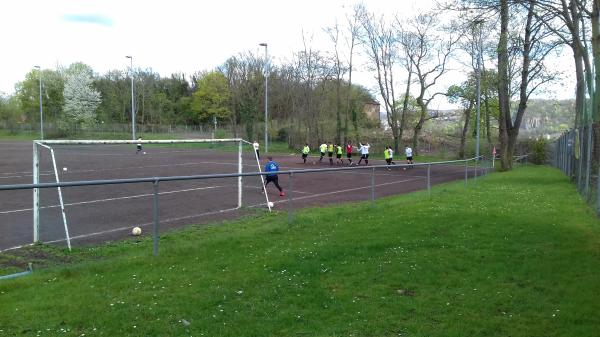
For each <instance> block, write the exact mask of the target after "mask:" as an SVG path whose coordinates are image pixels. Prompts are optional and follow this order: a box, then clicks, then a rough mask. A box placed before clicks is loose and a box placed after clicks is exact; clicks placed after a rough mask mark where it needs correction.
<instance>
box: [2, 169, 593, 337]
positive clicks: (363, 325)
mask: <svg viewBox="0 0 600 337" xmlns="http://www.w3.org/2000/svg"><path fill="white" fill-rule="evenodd" d="M599 224H600V223H599V221H598V220H597V219H596V217H595V215H594V214H593V212H592V211H591V210H590V209H588V208H587V207H586V205H585V203H584V202H583V201H582V200H581V199H580V198H579V196H578V195H577V193H576V191H575V188H574V187H573V186H572V185H571V184H570V183H569V182H568V180H567V178H565V177H563V176H562V175H561V174H560V173H559V172H558V171H557V170H554V169H551V168H547V167H529V168H521V169H518V170H516V171H513V172H509V173H503V174H492V175H489V176H487V177H485V178H482V179H479V180H478V182H477V185H474V184H473V183H472V182H471V183H470V185H469V188H468V189H465V187H464V185H463V183H462V182H461V183H450V184H445V185H440V186H438V187H435V188H434V189H433V193H432V197H431V198H428V197H427V195H426V193H413V194H410V195H404V196H399V197H391V198H386V199H381V200H378V201H377V204H376V206H375V207H373V208H371V207H370V205H369V204H368V203H364V204H349V205H343V206H336V207H326V208H316V209H315V208H312V209H305V210H302V211H298V212H297V213H296V217H295V224H294V225H293V226H288V225H287V216H286V214H285V213H279V214H273V215H264V216H255V217H250V218H247V219H244V220H241V221H237V222H234V223H227V224H221V225H213V226H208V227H202V228H200V227H192V228H189V229H186V230H180V231H176V232H171V233H170V234H168V235H166V236H165V237H163V239H162V240H161V247H160V249H161V252H160V256H159V257H153V256H152V255H151V250H152V249H151V241H150V240H149V239H147V238H146V239H141V240H139V241H138V240H131V241H127V242H121V243H115V244H112V245H107V246H101V247H93V248H80V249H78V250H76V251H75V252H74V253H73V254H71V255H67V254H66V253H65V252H63V251H60V250H56V249H51V248H47V247H44V248H43V249H42V253H41V255H44V256H51V257H53V258H54V259H55V261H54V262H52V261H50V262H48V263H49V264H50V265H51V266H50V267H48V268H46V269H43V270H38V271H35V272H34V274H33V275H32V276H27V277H24V278H20V279H16V280H10V281H2V282H0V302H1V303H2V305H1V306H0V335H2V336H58V335H61V336H83V335H85V336H513V337H516V336H523V337H525V336H527V337H531V336H597V334H598V327H600V316H598V311H599V310H600V282H599V281H598V280H600V226H599ZM35 249H39V248H34V250H32V251H31V252H30V253H27V254H29V255H31V256H36V255H35ZM19 254H21V255H23V254H25V253H19ZM27 254H25V255H27ZM6 258H7V257H6V256H5V259H6ZM69 261H71V262H69Z"/></svg>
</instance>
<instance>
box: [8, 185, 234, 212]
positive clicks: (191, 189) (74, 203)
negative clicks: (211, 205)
mask: <svg viewBox="0 0 600 337" xmlns="http://www.w3.org/2000/svg"><path fill="white" fill-rule="evenodd" d="M222 187H237V185H217V186H205V187H197V188H188V189H184V190H173V191H165V192H159V193H158V194H159V195H163V194H174V193H183V192H192V191H200V190H209V189H215V188H222ZM153 195H154V194H153V193H147V194H137V195H128V196H124V197H115V198H106V199H96V200H88V201H80V202H73V203H68V204H65V207H66V206H77V205H86V204H94V203H101V202H109V201H116V200H126V199H135V198H144V197H151V196H153ZM56 207H60V205H50V206H43V207H40V209H49V208H56ZM32 210H33V208H23V209H15V210H10V211H2V212H0V214H10V213H19V212H28V211H32Z"/></svg>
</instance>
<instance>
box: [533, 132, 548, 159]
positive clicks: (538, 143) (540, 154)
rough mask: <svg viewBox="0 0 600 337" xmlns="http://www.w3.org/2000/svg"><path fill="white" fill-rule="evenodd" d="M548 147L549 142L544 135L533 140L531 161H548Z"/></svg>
mask: <svg viewBox="0 0 600 337" xmlns="http://www.w3.org/2000/svg"><path fill="white" fill-rule="evenodd" d="M546 147H547V142H546V140H545V139H544V138H542V137H540V138H538V139H536V140H532V141H531V161H532V162H533V163H534V164H536V165H542V164H545V163H546Z"/></svg>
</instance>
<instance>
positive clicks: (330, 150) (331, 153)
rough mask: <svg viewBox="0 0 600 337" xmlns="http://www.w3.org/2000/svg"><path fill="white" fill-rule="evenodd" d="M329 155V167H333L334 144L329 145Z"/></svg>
mask: <svg viewBox="0 0 600 337" xmlns="http://www.w3.org/2000/svg"><path fill="white" fill-rule="evenodd" d="M327 154H328V155H329V166H333V143H329V145H327Z"/></svg>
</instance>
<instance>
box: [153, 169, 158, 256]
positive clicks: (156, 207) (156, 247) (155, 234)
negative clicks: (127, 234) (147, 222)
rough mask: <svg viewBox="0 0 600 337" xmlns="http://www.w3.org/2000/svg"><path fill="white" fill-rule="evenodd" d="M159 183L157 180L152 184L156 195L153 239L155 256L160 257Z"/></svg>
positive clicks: (154, 196) (154, 195)
mask: <svg viewBox="0 0 600 337" xmlns="http://www.w3.org/2000/svg"><path fill="white" fill-rule="evenodd" d="M158 182H159V181H158V179H156V180H155V181H154V182H153V183H152V187H153V190H154V194H153V197H152V199H153V200H152V201H153V203H152V204H153V205H152V218H153V220H154V221H153V226H152V239H153V241H154V250H153V252H154V256H157V255H158Z"/></svg>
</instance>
